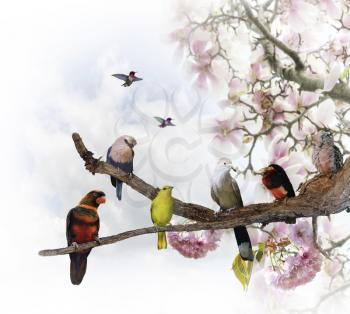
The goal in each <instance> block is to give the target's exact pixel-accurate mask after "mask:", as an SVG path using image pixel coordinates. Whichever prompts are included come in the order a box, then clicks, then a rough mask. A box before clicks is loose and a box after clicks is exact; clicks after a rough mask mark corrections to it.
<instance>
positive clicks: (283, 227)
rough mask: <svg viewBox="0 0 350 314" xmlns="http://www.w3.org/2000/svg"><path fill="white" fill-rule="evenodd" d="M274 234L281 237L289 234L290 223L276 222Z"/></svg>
mask: <svg viewBox="0 0 350 314" xmlns="http://www.w3.org/2000/svg"><path fill="white" fill-rule="evenodd" d="M272 232H273V234H275V235H276V236H277V237H279V238H283V237H285V236H286V235H287V234H288V225H287V224H286V223H284V222H276V223H274V224H273V229H272Z"/></svg>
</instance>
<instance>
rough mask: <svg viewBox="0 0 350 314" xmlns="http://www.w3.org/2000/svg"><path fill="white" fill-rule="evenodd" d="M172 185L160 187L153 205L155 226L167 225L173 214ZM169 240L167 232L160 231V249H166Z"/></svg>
mask: <svg viewBox="0 0 350 314" xmlns="http://www.w3.org/2000/svg"><path fill="white" fill-rule="evenodd" d="M172 190H173V187H172V186H164V187H162V188H161V189H160V191H159V192H158V194H157V196H156V197H155V199H154V200H153V201H152V205H151V218H152V222H153V224H154V225H155V226H160V227H165V226H166V225H167V224H168V223H169V222H170V220H171V217H172V216H173V197H172V196H171V192H172ZM166 248H167V241H166V234H165V232H158V250H161V249H166Z"/></svg>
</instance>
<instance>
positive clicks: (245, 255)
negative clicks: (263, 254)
mask: <svg viewBox="0 0 350 314" xmlns="http://www.w3.org/2000/svg"><path fill="white" fill-rule="evenodd" d="M233 230H234V232H235V236H236V241H237V245H238V250H239V255H241V257H242V259H244V260H248V261H253V259H254V255H253V249H252V244H251V242H250V237H249V234H248V231H247V228H246V227H245V226H238V227H235V228H233Z"/></svg>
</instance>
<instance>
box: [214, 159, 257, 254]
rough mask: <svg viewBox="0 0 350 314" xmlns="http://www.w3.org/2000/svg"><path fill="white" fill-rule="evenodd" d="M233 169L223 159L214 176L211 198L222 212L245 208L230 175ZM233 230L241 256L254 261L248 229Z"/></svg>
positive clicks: (235, 183)
mask: <svg viewBox="0 0 350 314" xmlns="http://www.w3.org/2000/svg"><path fill="white" fill-rule="evenodd" d="M231 169H234V168H233V166H232V163H231V161H230V160H229V159H227V158H221V159H219V161H218V163H217V166H216V168H215V171H214V174H213V176H212V183H211V197H212V199H213V200H214V201H215V202H216V203H217V204H218V205H219V206H220V210H222V211H226V210H228V209H231V210H234V209H235V208H240V207H243V202H242V197H241V192H240V190H239V187H238V184H237V182H236V180H235V179H234V178H233V177H232V176H231V174H230V170H231ZM233 230H234V232H235V236H236V241H237V245H238V250H239V254H240V256H241V257H242V259H243V260H249V261H253V258H254V255H253V250H252V244H251V242H250V238H249V234H248V231H247V228H246V227H245V226H237V227H234V228H233Z"/></svg>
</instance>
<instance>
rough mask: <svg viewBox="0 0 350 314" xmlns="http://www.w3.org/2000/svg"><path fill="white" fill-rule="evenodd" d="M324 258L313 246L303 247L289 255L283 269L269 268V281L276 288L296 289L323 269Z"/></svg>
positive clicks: (267, 276)
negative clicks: (294, 253)
mask: <svg viewBox="0 0 350 314" xmlns="http://www.w3.org/2000/svg"><path fill="white" fill-rule="evenodd" d="M321 265H322V258H321V255H320V253H319V252H318V251H317V250H316V249H315V248H312V247H309V248H302V249H300V250H299V252H298V253H297V254H296V255H295V256H293V255H291V256H288V257H287V259H286V261H285V262H284V267H283V270H282V269H279V268H278V269H275V270H274V269H273V268H272V267H269V268H268V269H267V273H266V278H267V281H268V282H269V283H270V284H271V285H273V286H275V287H276V288H279V289H283V290H290V289H294V288H296V287H298V286H300V285H304V284H306V283H308V282H310V281H311V280H313V279H314V278H315V276H316V274H317V273H318V272H319V271H320V270H321Z"/></svg>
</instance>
